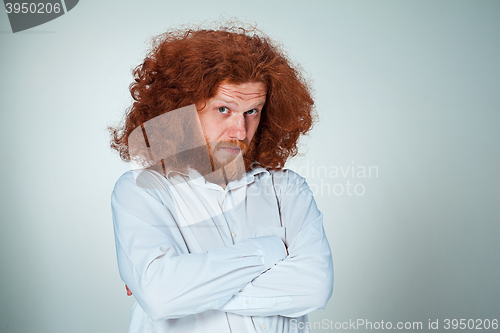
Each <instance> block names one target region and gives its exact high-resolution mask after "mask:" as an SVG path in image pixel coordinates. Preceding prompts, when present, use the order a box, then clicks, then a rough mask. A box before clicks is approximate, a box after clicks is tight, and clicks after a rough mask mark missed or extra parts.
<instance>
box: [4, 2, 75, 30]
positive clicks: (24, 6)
mask: <svg viewBox="0 0 500 333" xmlns="http://www.w3.org/2000/svg"><path fill="white" fill-rule="evenodd" d="M78 1H79V0H53V1H24V2H21V1H10V0H4V1H3V2H4V4H5V11H6V12H7V16H8V17H9V21H10V27H11V28H12V32H14V33H15V32H19V31H23V30H26V29H30V28H33V27H36V26H38V25H41V24H44V23H47V22H49V21H52V20H53V19H56V18H58V17H59V16H62V15H64V14H66V13H67V12H69V11H70V10H72V9H73V8H75V6H76V4H77V3H78Z"/></svg>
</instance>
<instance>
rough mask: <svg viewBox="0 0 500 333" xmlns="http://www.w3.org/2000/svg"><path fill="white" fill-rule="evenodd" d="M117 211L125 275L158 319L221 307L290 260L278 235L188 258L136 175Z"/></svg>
mask: <svg viewBox="0 0 500 333" xmlns="http://www.w3.org/2000/svg"><path fill="white" fill-rule="evenodd" d="M112 210H113V221H114V228H115V239H116V249H117V255H118V266H119V270H120V275H121V277H122V280H123V281H124V282H125V283H126V284H127V285H128V287H129V288H130V290H131V291H132V292H133V293H134V296H135V297H136V299H137V301H138V303H139V304H140V305H141V307H142V308H143V309H144V310H145V311H146V313H147V314H148V315H149V316H150V317H151V318H152V319H153V320H160V319H169V318H180V317H183V316H187V315H191V314H196V313H200V312H203V311H206V310H209V309H217V308H220V307H221V306H222V305H223V304H224V303H226V302H227V301H228V300H229V299H230V298H231V297H232V296H233V295H234V294H236V293H238V292H239V291H240V290H242V289H243V288H244V286H245V285H247V284H248V283H249V282H250V281H252V280H253V279H255V278H256V277H257V276H259V275H261V274H262V272H264V271H266V270H268V269H269V268H270V267H272V266H274V264H275V263H277V262H279V261H280V260H282V259H283V258H285V257H286V250H285V247H284V245H283V242H282V241H281V239H280V238H279V237H277V236H264V237H257V238H252V239H247V240H245V241H244V242H242V243H239V244H235V245H232V246H227V247H220V248H213V249H210V250H208V251H207V252H205V253H188V252H189V251H188V249H187V248H186V247H185V246H184V242H183V241H182V234H181V233H180V231H179V229H178V227H177V226H176V224H175V219H174V217H173V216H172V213H171V212H170V211H169V210H168V208H167V207H166V206H165V205H164V203H162V198H160V196H159V194H158V191H157V190H152V189H144V188H141V187H139V186H137V185H136V184H135V181H134V177H133V175H132V173H126V174H125V175H124V176H122V178H120V180H119V181H118V182H117V184H116V186H115V189H114V191H113V195H112Z"/></svg>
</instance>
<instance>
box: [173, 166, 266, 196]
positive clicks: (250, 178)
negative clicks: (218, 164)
mask: <svg viewBox="0 0 500 333" xmlns="http://www.w3.org/2000/svg"><path fill="white" fill-rule="evenodd" d="M215 172H221V171H220V170H218V171H215ZM262 173H266V174H270V173H269V171H268V170H267V169H265V168H263V167H261V166H260V165H256V166H252V169H251V170H250V171H248V172H247V173H246V174H245V175H244V176H243V177H241V178H240V179H237V180H233V181H231V182H229V184H228V186H227V188H226V190H232V189H236V188H239V187H242V186H248V185H250V184H251V183H253V182H254V181H255V177H256V176H257V175H259V174H262ZM179 177H180V178H181V179H183V180H182V181H181V182H185V181H190V182H192V183H193V184H195V185H198V186H208V187H217V188H219V186H218V185H215V184H212V183H210V182H207V181H206V180H205V177H203V175H202V174H200V173H199V172H198V171H197V170H195V169H191V168H189V169H187V170H185V171H169V172H167V175H166V178H167V179H168V180H169V181H170V182H172V183H174V184H175V183H176V182H179V180H180V179H179Z"/></svg>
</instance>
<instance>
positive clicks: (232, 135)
mask: <svg viewBox="0 0 500 333" xmlns="http://www.w3.org/2000/svg"><path fill="white" fill-rule="evenodd" d="M265 101H266V86H265V85H264V84H263V83H260V82H249V83H243V84H229V83H221V84H220V85H219V87H218V89H217V92H216V94H215V96H214V97H213V98H210V99H209V100H207V101H206V102H205V104H202V105H201V107H203V106H204V107H203V108H202V109H199V110H198V111H199V112H198V116H199V118H200V122H201V127H202V129H203V133H204V135H205V138H206V140H207V142H208V143H209V145H210V150H211V154H212V156H213V158H214V160H217V161H218V162H219V163H221V164H226V163H228V162H230V161H232V160H233V159H234V158H235V157H236V156H237V155H238V154H239V153H240V152H241V153H243V154H244V153H245V152H246V151H247V150H248V147H249V146H250V143H251V141H252V138H253V136H254V135H255V132H256V131H257V127H258V126H259V122H260V116H261V112H262V108H263V107H264V103H265ZM214 162H215V161H214Z"/></svg>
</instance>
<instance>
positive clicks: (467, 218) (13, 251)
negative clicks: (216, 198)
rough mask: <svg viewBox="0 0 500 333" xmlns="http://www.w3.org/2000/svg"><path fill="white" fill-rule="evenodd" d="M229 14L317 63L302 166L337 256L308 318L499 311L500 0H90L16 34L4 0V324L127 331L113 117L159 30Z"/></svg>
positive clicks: (0, 37)
mask: <svg viewBox="0 0 500 333" xmlns="http://www.w3.org/2000/svg"><path fill="white" fill-rule="evenodd" d="M219 17H225V18H228V17H237V18H239V19H241V20H244V21H247V22H256V23H257V24H258V26H259V27H260V28H261V29H262V30H264V31H265V32H267V33H268V34H269V35H270V36H271V37H273V38H274V39H276V40H278V41H280V42H281V43H282V44H283V46H284V48H285V50H286V51H287V52H288V54H289V55H290V57H291V58H292V59H293V60H294V61H296V62H298V63H300V64H301V65H302V67H303V68H304V70H305V71H306V72H307V73H308V74H307V75H308V77H310V78H311V79H313V80H314V87H315V98H316V101H317V109H318V113H319V116H320V122H319V123H318V124H317V125H316V126H315V128H314V131H313V132H312V133H311V135H310V136H309V137H308V138H306V139H305V140H303V150H302V151H303V152H304V153H305V152H307V154H305V155H304V156H302V157H299V158H296V159H295V160H293V161H292V162H291V163H290V164H289V165H290V166H291V167H293V168H295V169H296V170H299V171H300V172H301V173H302V174H303V175H304V176H306V178H307V180H308V182H309V184H310V185H311V187H312V189H313V191H315V193H316V198H317V202H318V205H319V207H320V209H321V210H322V211H323V213H324V217H325V219H324V223H325V229H326V231H327V233H328V237H329V240H330V244H331V247H332V250H333V254H334V264H335V286H334V294H333V297H332V298H331V300H330V302H329V305H328V308H327V309H326V310H325V311H322V312H316V313H313V314H311V315H310V319H311V321H321V320H323V319H327V320H333V321H334V322H345V321H349V320H353V321H355V320H357V319H366V320H369V321H372V322H380V321H381V320H384V322H387V321H391V322H393V325H396V323H397V322H398V321H401V322H406V321H411V322H413V321H421V322H423V324H424V328H426V327H427V324H428V320H429V319H431V320H432V321H435V320H436V319H439V325H440V328H442V327H443V320H444V319H445V318H450V319H452V318H458V319H460V318H465V319H476V318H481V319H486V318H488V319H494V318H497V319H500V285H499V282H498V281H500V279H499V278H500V259H499V257H500V256H499V254H500V239H499V238H500V227H499V225H500V223H499V222H500V208H499V207H500V177H499V172H500V149H499V143H500V134H499V133H500V131H499V130H498V128H499V125H500V116H499V111H500V110H499V109H500V103H499V101H500V61H499V59H500V1H497V0H495V1H486V0H484V1H483V0H481V1H311V2H309V3H306V2H305V1H269V0H267V1H246V2H243V1H242V2H236V1H210V3H209V2H208V1H152V0H148V1H131V0H127V1H97V0H92V1H91V0H87V1H80V3H79V4H78V5H77V6H76V7H75V8H74V9H73V10H71V12H69V13H67V14H65V15H63V16H62V17H60V18H58V19H56V20H54V21H51V22H48V23H46V24H44V25H41V26H39V27H36V28H33V29H30V30H27V31H26V32H21V33H17V34H12V32H11V31H10V26H9V23H8V20H7V14H6V13H5V12H2V13H0V32H1V33H0V45H1V48H0V60H1V61H0V78H1V83H0V89H1V90H0V91H1V99H0V112H1V113H0V117H1V118H0V120H1V125H2V126H1V131H0V140H1V142H2V144H1V150H0V156H1V161H2V163H1V168H2V169H1V171H2V172H1V174H0V179H1V190H0V191H1V192H0V212H1V213H0V218H1V227H2V232H1V233H0V251H1V255H0V267H1V273H0V274H1V275H0V297H1V303H0V331H1V332H37V333H42V332H51V333H54V332H64V333H66V332H126V330H127V327H128V312H129V309H130V307H131V305H132V302H133V300H132V298H127V297H126V295H125V290H124V286H123V283H122V282H121V281H120V278H119V275H118V270H117V265H116V259H115V252H114V251H115V250H114V238H113V229H112V220H111V213H110V193H111V190H112V188H113V185H114V182H115V181H116V180H117V179H118V177H119V176H120V175H121V174H122V173H123V172H124V171H126V170H127V169H128V168H129V166H128V165H127V164H126V163H124V162H121V161H120V160H119V158H118V157H117V154H115V153H113V152H112V151H111V150H110V149H109V148H108V135H107V132H106V126H107V125H110V124H113V123H114V122H116V121H117V120H119V119H120V117H121V114H122V113H123V111H124V110H125V108H126V107H127V106H128V105H129V102H130V98H129V95H128V90H127V88H128V85H129V84H130V82H131V81H132V77H131V73H130V72H131V69H132V68H133V67H134V66H135V65H137V64H139V62H140V61H141V60H142V59H143V57H144V54H145V50H146V48H147V46H148V43H147V41H148V39H149V38H150V37H151V36H153V35H155V34H158V33H161V32H162V31H164V30H166V29H167V28H168V27H172V26H177V25H179V24H185V23H192V22H194V23H199V22H202V21H205V20H213V19H217V18H219ZM369 166H372V167H376V170H378V174H375V173H373V172H372V175H371V177H368V175H367V177H366V178H363V177H361V176H362V175H360V174H358V173H357V172H356V173H355V174H354V177H353V174H352V173H350V170H351V169H349V171H348V172H347V173H346V174H345V176H344V175H342V173H341V171H340V170H341V168H342V169H343V170H344V172H345V171H347V168H348V167H350V168H352V167H354V168H355V170H356V171H359V170H360V168H361V169H362V168H363V167H365V168H368V167H369ZM336 168H337V169H338V170H339V173H338V174H335V172H334V171H335V169H336ZM325 169H326V170H328V174H326V175H325V174H324V170H325ZM372 170H375V169H374V168H372ZM321 172H323V174H321V175H320V177H318V173H321ZM347 182H349V184H352V186H351V185H348V184H347ZM359 184H361V185H359ZM354 185H358V187H357V190H358V194H359V193H361V190H362V189H363V190H364V193H363V194H362V195H357V194H355V193H353V186H354ZM335 186H336V187H335ZM342 186H343V189H344V193H343V194H339V193H340V189H341V187H342ZM348 186H351V188H350V190H351V192H350V193H351V195H349V194H348V193H347V188H348ZM333 189H334V190H335V193H334V192H333ZM321 331H327V330H322V329H318V330H316V332H321ZM422 331H426V329H424V330H422Z"/></svg>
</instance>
